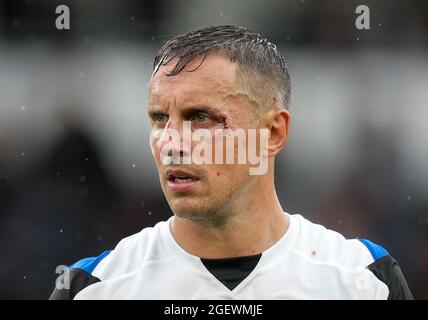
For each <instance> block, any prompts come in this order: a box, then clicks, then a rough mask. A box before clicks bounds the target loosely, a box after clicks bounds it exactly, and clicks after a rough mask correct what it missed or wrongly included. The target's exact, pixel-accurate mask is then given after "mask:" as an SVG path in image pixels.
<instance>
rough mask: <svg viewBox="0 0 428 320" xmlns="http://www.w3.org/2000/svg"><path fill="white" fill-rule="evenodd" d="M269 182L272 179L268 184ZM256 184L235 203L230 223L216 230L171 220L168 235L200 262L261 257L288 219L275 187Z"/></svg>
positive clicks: (185, 219) (214, 227)
mask: <svg viewBox="0 0 428 320" xmlns="http://www.w3.org/2000/svg"><path fill="white" fill-rule="evenodd" d="M271 181H273V179H272V180H271ZM262 185H263V184H259V185H258V186H259V187H257V186H255V188H253V190H251V192H249V193H248V197H245V198H244V199H237V201H236V203H235V205H234V208H232V209H230V210H231V212H229V213H228V214H229V216H230V217H231V218H230V219H227V221H226V223H224V224H221V225H220V226H207V225H203V224H201V223H198V222H196V221H193V220H190V219H187V218H182V217H178V216H175V217H174V218H173V220H172V223H171V232H172V234H173V236H174V239H175V240H176V241H177V243H178V244H179V245H180V246H181V247H182V248H183V249H184V250H186V251H187V252H188V253H190V254H192V255H195V256H198V257H201V258H227V257H238V256H249V255H255V254H259V253H262V252H263V251H265V250H267V249H268V248H270V247H271V246H272V245H274V244H275V243H276V242H277V241H278V240H279V239H280V238H281V237H282V236H283V235H284V234H285V232H286V231H287V229H288V226H289V217H288V215H286V214H284V211H283V209H282V208H281V204H280V203H279V200H278V197H277V194H276V191H275V187H274V185H273V182H272V184H271V185H270V186H269V187H266V186H263V187H261V186H262Z"/></svg>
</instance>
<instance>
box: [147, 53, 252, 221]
mask: <svg viewBox="0 0 428 320" xmlns="http://www.w3.org/2000/svg"><path fill="white" fill-rule="evenodd" d="M201 62H202V58H197V59H195V60H194V61H192V62H191V63H190V64H189V65H188V66H187V67H186V68H185V69H184V70H183V71H181V72H180V73H179V74H178V75H175V76H166V75H165V73H168V72H169V71H170V70H171V69H172V68H173V67H174V65H175V63H176V61H175V60H173V61H171V62H170V63H169V64H168V65H166V66H162V67H161V68H160V69H159V70H158V72H157V73H156V75H155V76H154V77H153V78H152V80H151V82H150V89H149V108H148V112H149V116H150V118H151V123H152V135H151V138H150V145H151V148H152V152H153V155H154V158H155V161H156V166H157V168H158V171H159V178H160V183H161V186H162V189H163V192H164V194H165V196H166V199H167V201H168V203H169V205H170V207H171V209H172V211H173V212H174V213H175V214H176V215H177V216H180V217H186V218H191V219H197V220H206V219H218V218H221V217H222V215H227V213H228V212H229V211H230V209H231V208H233V207H231V206H233V203H234V201H236V200H237V199H240V198H241V199H242V197H243V196H244V197H245V194H246V193H248V192H249V190H250V189H251V186H252V185H254V183H256V182H257V181H256V179H257V176H251V175H250V174H249V164H247V163H246V164H238V163H237V146H235V150H234V151H235V161H234V163H233V164H226V163H225V161H222V162H223V163H220V164H218V163H214V161H213V164H207V163H203V164H195V163H194V162H193V161H192V163H191V164H182V162H181V163H180V164H171V163H166V164H165V163H163V161H162V160H161V150H162V147H164V146H165V145H166V144H168V143H169V144H170V145H171V144H172V145H173V146H174V147H173V149H174V150H175V151H176V152H177V153H176V154H179V155H181V156H185V155H189V154H191V153H192V150H194V148H195V146H196V145H199V146H201V144H203V145H204V147H206V148H210V149H211V150H212V154H213V155H214V154H215V141H216V139H215V137H216V135H217V138H218V139H219V140H220V139H222V138H223V137H224V130H225V129H232V130H236V129H237V128H241V129H244V130H246V129H249V128H257V126H258V121H257V119H256V117H255V116H254V109H253V108H254V107H253V106H252V105H251V102H250V100H249V97H248V95H247V91H246V90H244V89H243V88H242V86H240V85H239V84H238V83H237V81H236V69H237V65H236V64H235V63H231V62H230V61H229V60H227V59H225V58H223V57H219V56H216V55H208V56H207V57H206V58H205V60H204V61H203V62H202V64H201ZM199 65H200V66H199ZM198 66H199V68H197V69H196V70H194V69H195V68H196V67H198ZM193 70H194V71H193ZM189 71H191V72H189ZM184 121H190V127H191V130H192V132H194V131H195V130H197V129H206V130H208V131H209V132H211V134H212V135H211V136H212V137H213V138H212V139H202V140H201V141H192V142H191V143H190V145H189V144H187V143H186V142H185V141H184V138H183V122H184ZM172 131H175V132H178V133H179V135H180V140H181V142H182V143H180V144H176V143H173V142H171V140H172V138H171V137H172V135H171V132H172ZM154 132H157V133H158V135H155V134H153V133H154ZM159 133H160V135H159ZM160 136H161V137H162V138H160ZM166 137H167V138H166ZM223 142H224V140H223ZM223 144H224V145H225V143H223ZM224 150H225V148H224ZM225 152H226V151H224V153H225ZM223 159H225V158H223ZM247 162H248V161H247ZM216 215H217V216H216Z"/></svg>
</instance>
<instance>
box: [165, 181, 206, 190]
mask: <svg viewBox="0 0 428 320" xmlns="http://www.w3.org/2000/svg"><path fill="white" fill-rule="evenodd" d="M198 181H199V180H193V181H190V182H184V183H177V182H174V181H171V180H168V186H169V187H170V188H171V189H172V191H176V192H181V191H186V190H190V189H191V188H193V187H194V186H195V184H196V183H197V182H198Z"/></svg>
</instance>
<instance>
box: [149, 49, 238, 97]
mask: <svg viewBox="0 0 428 320" xmlns="http://www.w3.org/2000/svg"><path fill="white" fill-rule="evenodd" d="M176 62H177V61H176V60H175V59H174V60H172V61H171V62H170V63H168V64H167V65H165V66H162V67H160V68H159V70H158V71H157V73H156V75H155V76H154V77H153V78H152V80H151V81H150V87H149V93H150V104H151V105H163V104H169V103H170V102H171V101H172V100H174V103H175V104H195V105H198V104H199V105H201V104H210V103H217V104H218V103H221V102H226V100H230V99H236V98H238V96H239V95H240V94H242V92H240V88H239V86H238V85H237V84H236V83H237V81H236V69H237V64H236V63H232V62H230V61H229V60H228V59H227V58H224V57H221V56H218V55H208V56H206V58H205V59H203V57H198V58H196V59H194V60H193V61H191V62H190V63H189V65H187V66H186V68H185V69H183V70H182V71H181V72H180V73H179V74H177V75H175V76H167V75H165V73H168V72H169V71H170V70H171V69H172V68H173V67H174V66H175V64H176Z"/></svg>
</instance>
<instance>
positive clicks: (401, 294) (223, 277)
mask: <svg viewBox="0 0 428 320" xmlns="http://www.w3.org/2000/svg"><path fill="white" fill-rule="evenodd" d="M289 217H290V225H289V229H288V230H287V232H286V233H285V234H284V235H283V236H282V238H281V239H280V240H279V241H277V242H276V243H275V244H274V245H273V246H272V247H270V248H269V249H267V250H266V251H264V252H263V253H261V254H258V255H254V256H246V257H232V258H226V259H202V258H199V257H197V256H194V255H191V254H189V253H188V252H186V251H185V250H184V249H183V248H181V247H180V246H179V245H178V243H177V242H176V241H175V239H174V237H173V235H172V233H171V231H170V222H171V221H172V219H173V217H171V218H170V219H168V220H167V221H161V222H159V223H157V224H156V225H155V226H154V227H150V228H144V229H143V230H142V231H141V232H139V233H137V234H134V235H132V236H130V237H128V238H125V239H123V240H122V241H120V242H119V244H118V245H117V246H116V248H114V250H111V251H106V252H104V253H103V254H101V255H100V256H98V257H94V258H86V259H83V260H80V261H78V262H77V263H75V264H73V265H72V266H71V267H70V271H69V272H68V273H66V274H64V275H63V276H68V277H70V288H68V289H67V288H62V289H58V288H56V289H55V290H54V292H53V293H52V295H51V299H388V298H389V299H411V298H412V295H411V293H410V290H409V288H408V286H407V284H406V281H405V279H404V277H403V275H402V273H401V271H400V268H399V267H398V264H397V262H396V261H395V260H394V259H393V258H392V257H391V256H390V255H389V254H388V252H387V251H386V250H385V249H383V248H382V247H380V246H378V245H376V244H374V243H372V242H370V241H368V240H359V239H351V240H347V239H345V238H344V237H343V236H342V235H341V234H339V233H337V232H335V231H332V230H329V229H326V228H325V227H323V226H321V225H319V224H314V223H312V222H310V221H308V220H307V219H305V218H304V217H302V216H301V215H298V214H296V215H289Z"/></svg>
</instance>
